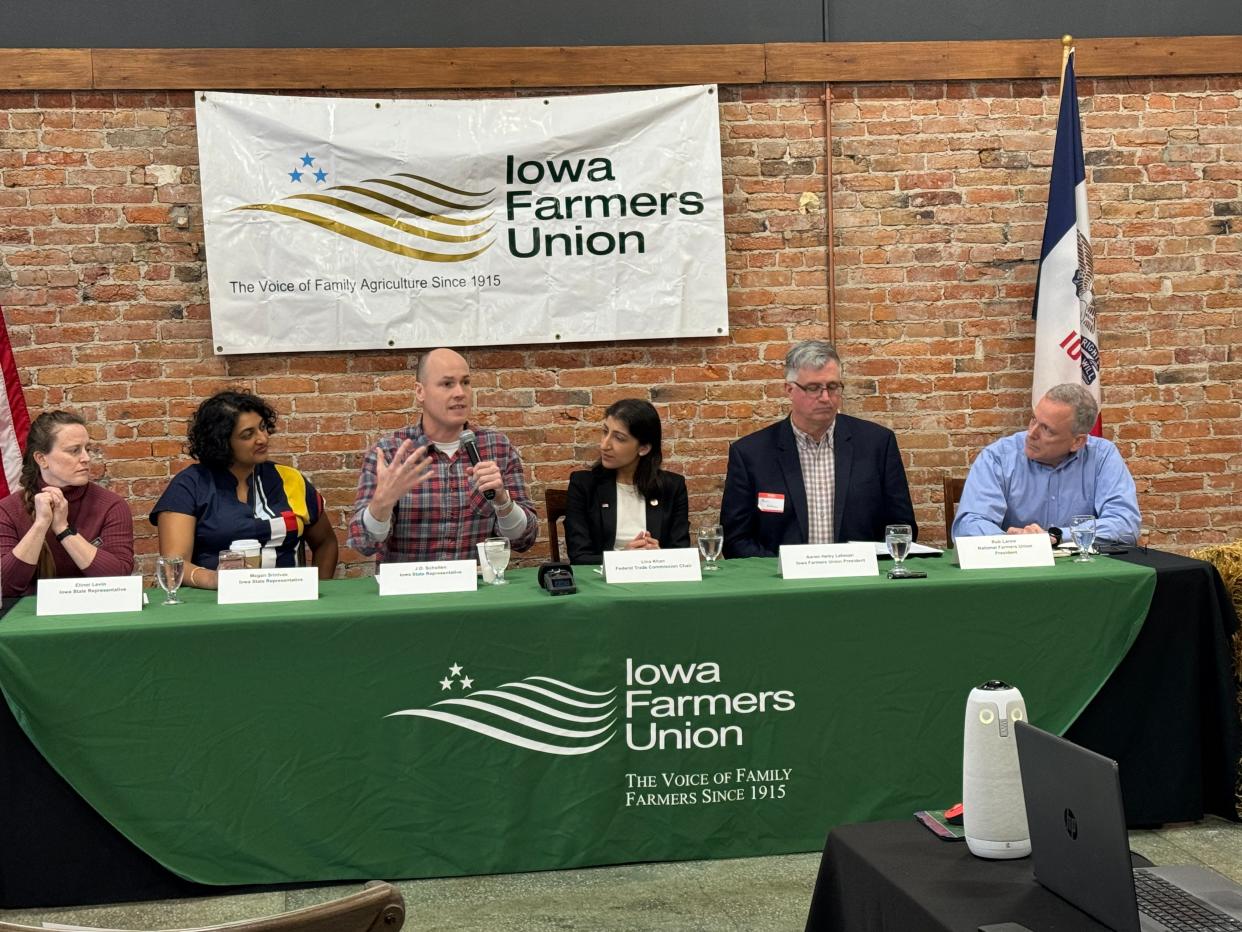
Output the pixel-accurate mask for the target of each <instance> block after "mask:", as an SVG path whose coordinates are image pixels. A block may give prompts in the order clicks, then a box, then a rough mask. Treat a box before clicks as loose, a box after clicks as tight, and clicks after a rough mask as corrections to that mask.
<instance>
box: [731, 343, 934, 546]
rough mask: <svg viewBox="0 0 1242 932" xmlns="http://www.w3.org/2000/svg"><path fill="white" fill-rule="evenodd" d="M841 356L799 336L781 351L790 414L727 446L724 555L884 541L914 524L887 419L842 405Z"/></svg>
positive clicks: (822, 344) (904, 481) (829, 344)
mask: <svg viewBox="0 0 1242 932" xmlns="http://www.w3.org/2000/svg"><path fill="white" fill-rule="evenodd" d="M843 390H844V384H843V382H842V381H841V357H840V356H839V355H837V351H836V348H835V347H833V346H832V344H831V343H825V342H823V341H822V340H805V341H803V342H802V343H799V344H797V345H796V346H794V347H793V348H792V349H791V350H790V351H789V353H788V354H787V355H786V356H785V394H786V395H788V396H789V401H790V408H791V410H790V415H789V417H787V418H785V420H783V421H780V422H779V423H776V424H773V425H771V426H770V427H765V428H763V429H762V430H759V431H756V432H755V433H753V434H749V435H747V436H745V437H743V438H742V439H741V440H738V441H736V442H735V443H733V444H732V445H731V446H730V447H729V471H728V474H727V475H726V477H725V488H724V498H723V499H722V501H721V503H720V523H721V524H722V525H723V526H724V536H725V543H724V555H725V556H726V557H774V556H776V555H777V551H778V550H779V548H780V546H781V544H807V543H812V544H818V543H846V542H848V541H882V540H884V528H885V525H889V524H908V525H910V527H911V530H912V531H913V532H914V534H915V536H916V537H917V535H918V525H917V524H916V523H915V520H914V506H913V505H912V504H911V503H910V487H909V485H908V484H907V482H906V471H905V467H904V466H902V463H901V454H900V452H899V451H898V449H897V438H896V437H895V436H894V435H893V432H892V431H891V430H889V429H888V428H887V427H881V426H880V425H879V424H873V423H872V422H871V421H864V420H862V419H860V418H856V417H850V416H849V415H848V414H841V413H840V408H841V396H842V392H843Z"/></svg>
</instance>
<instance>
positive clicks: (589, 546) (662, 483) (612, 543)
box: [565, 398, 690, 563]
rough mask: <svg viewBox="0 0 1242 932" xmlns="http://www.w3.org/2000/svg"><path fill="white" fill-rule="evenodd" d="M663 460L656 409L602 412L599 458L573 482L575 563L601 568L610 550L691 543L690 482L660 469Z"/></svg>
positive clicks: (645, 405) (569, 537) (642, 405)
mask: <svg viewBox="0 0 1242 932" xmlns="http://www.w3.org/2000/svg"><path fill="white" fill-rule="evenodd" d="M662 460H663V453H662V451H661V449H660V415H659V413H658V412H657V411H656V409H655V408H654V407H652V406H651V403H650V402H647V401H642V400H640V399H638V398H623V399H622V400H620V401H617V402H614V403H613V404H612V405H611V406H610V407H609V408H608V410H607V411H605V412H604V434H603V437H601V438H600V442H599V460H597V461H596V463H595V465H594V466H592V467H591V468H590V469H584V470H582V471H580V472H576V473H573V474H572V475H570V477H569V496H568V499H569V500H568V505H567V508H566V513H565V543H566V545H567V547H568V549H569V560H570V562H571V563H603V562H604V551H605V550H658V549H659V548H661V547H689V546H690V505H689V501H688V499H687V498H686V480H685V479H683V478H682V477H681V476H679V475H677V473H673V472H665V471H664V470H663V469H661V468H660V463H661V462H662ZM618 524H620V530H618Z"/></svg>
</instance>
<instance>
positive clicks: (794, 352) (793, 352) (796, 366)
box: [785, 340, 844, 382]
mask: <svg viewBox="0 0 1242 932" xmlns="http://www.w3.org/2000/svg"><path fill="white" fill-rule="evenodd" d="M830 362H835V363H836V364H837V365H838V366H840V365H841V357H840V356H839V355H838V354H837V348H836V347H835V346H833V345H832V344H831V343H828V342H826V341H824V340H803V341H802V342H801V343H795V344H794V345H793V346H792V347H790V350H789V352H788V353H786V354H785V381H786V382H794V381H796V380H797V378H798V371H799V370H800V369H822V368H824V366H826V365H828V363H830ZM842 368H844V367H842Z"/></svg>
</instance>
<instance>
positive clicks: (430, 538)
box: [349, 349, 539, 563]
mask: <svg viewBox="0 0 1242 932" xmlns="http://www.w3.org/2000/svg"><path fill="white" fill-rule="evenodd" d="M414 395H415V397H416V398H417V399H418V403H419V405H420V407H421V408H422V417H421V418H420V419H419V422H418V423H417V424H415V425H414V426H412V427H405V428H402V429H401V430H399V431H397V432H396V433H395V434H393V435H392V436H390V437H385V438H384V439H383V440H381V441H380V442H379V445H378V446H376V447H375V449H373V450H371V451H370V452H368V453H367V455H366V459H365V460H363V463H362V475H361V476H360V477H359V479H358V496H357V498H356V499H355V500H354V512H353V517H352V518H351V520H350V522H349V545H350V546H351V547H353V548H354V549H355V550H357V551H358V552H359V553H365V554H374V556H375V560H376V562H377V563H400V562H412V561H420V562H421V561H428V560H473V559H475V558H476V556H477V555H478V552H477V550H476V549H475V545H476V544H478V543H479V542H480V541H482V540H484V539H486V538H488V537H496V536H504V537H507V538H509V542H510V544H511V546H512V548H513V549H514V550H519V551H520V550H528V549H530V546H531V544H533V543H534V542H535V536H536V535H537V534H538V533H539V519H538V518H537V517H536V516H535V509H534V507H533V506H532V505H531V503H530V499H529V498H527V496H526V481H525V479H524V478H523V476H522V458H521V457H520V456H519V455H518V452H517V450H516V449H514V447H513V445H512V444H510V443H509V439H508V438H507V437H506V436H505V435H504V434H501V433H498V432H496V431H494V430H488V429H486V428H482V427H476V428H473V430H474V434H475V438H476V442H477V444H478V447H479V456H480V460H479V464H478V465H477V466H471V465H470V459H469V457H468V456H467V455H466V451H465V450H464V449H461V440H460V438H461V432H462V430H464V429H465V427H466V422H467V421H468V420H469V418H470V366H469V364H468V363H467V362H466V360H465V358H464V357H462V356H461V355H460V354H458V353H455V352H453V351H452V350H450V349H435V350H431V351H430V352H428V353H424V354H423V356H422V358H421V359H419V361H418V381H417V382H416V383H415V386H414ZM489 489H490V490H494V491H495V493H496V496H495V498H493V499H492V500H491V501H488V500H487V499H486V498H485V497H484V495H483V493H484V492H486V491H488V490H489Z"/></svg>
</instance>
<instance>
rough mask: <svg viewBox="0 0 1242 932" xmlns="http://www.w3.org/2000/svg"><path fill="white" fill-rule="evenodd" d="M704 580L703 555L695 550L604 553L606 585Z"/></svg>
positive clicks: (612, 551)
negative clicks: (701, 559)
mask: <svg viewBox="0 0 1242 932" xmlns="http://www.w3.org/2000/svg"><path fill="white" fill-rule="evenodd" d="M702 579H703V571H702V569H700V567H699V552H698V551H697V550H695V549H693V548H692V547H679V548H677V549H676V550H606V551H604V581H605V582H609V583H642V582H700V581H702Z"/></svg>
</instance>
